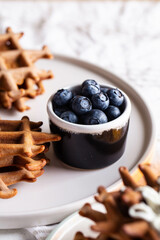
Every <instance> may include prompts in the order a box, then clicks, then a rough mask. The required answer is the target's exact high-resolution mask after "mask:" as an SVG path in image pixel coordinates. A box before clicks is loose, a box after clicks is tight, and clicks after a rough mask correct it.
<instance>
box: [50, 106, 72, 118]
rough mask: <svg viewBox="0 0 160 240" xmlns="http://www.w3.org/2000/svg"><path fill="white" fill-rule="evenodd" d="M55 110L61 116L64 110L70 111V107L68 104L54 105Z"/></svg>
mask: <svg viewBox="0 0 160 240" xmlns="http://www.w3.org/2000/svg"><path fill="white" fill-rule="evenodd" d="M53 110H54V112H55V114H56V115H57V116H58V117H60V115H61V114H62V113H63V112H66V111H68V110H69V108H68V107H66V106H64V107H63V106H62V107H59V106H55V107H53Z"/></svg>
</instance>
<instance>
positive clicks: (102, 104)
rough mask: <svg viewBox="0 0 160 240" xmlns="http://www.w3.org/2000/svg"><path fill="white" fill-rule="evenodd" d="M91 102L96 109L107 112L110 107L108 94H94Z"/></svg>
mask: <svg viewBox="0 0 160 240" xmlns="http://www.w3.org/2000/svg"><path fill="white" fill-rule="evenodd" d="M91 101H92V105H93V107H94V108H97V109H100V110H102V111H104V110H106V109H107V107H108V106H109V98H108V96H107V94H105V93H103V92H100V93H97V94H94V95H93V96H92V98H91Z"/></svg>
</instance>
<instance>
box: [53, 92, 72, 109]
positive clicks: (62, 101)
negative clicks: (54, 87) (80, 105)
mask: <svg viewBox="0 0 160 240" xmlns="http://www.w3.org/2000/svg"><path fill="white" fill-rule="evenodd" d="M71 98H72V92H71V91H70V90H68V89H60V90H58V91H57V92H56V93H55V95H54V97H53V100H52V101H53V103H55V104H57V105H58V106H64V105H66V104H67V103H68V102H69V101H70V100H71Z"/></svg>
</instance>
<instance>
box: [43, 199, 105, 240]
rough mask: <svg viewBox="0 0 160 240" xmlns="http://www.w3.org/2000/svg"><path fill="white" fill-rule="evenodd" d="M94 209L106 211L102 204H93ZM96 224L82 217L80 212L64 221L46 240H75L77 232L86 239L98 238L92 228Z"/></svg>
mask: <svg viewBox="0 0 160 240" xmlns="http://www.w3.org/2000/svg"><path fill="white" fill-rule="evenodd" d="M92 208H93V209H96V210H98V211H100V212H102V211H103V212H105V209H104V207H103V206H102V205H100V204H97V203H95V204H93V205H92ZM91 225H94V222H93V221H91V220H90V219H87V218H84V217H81V216H80V215H79V214H78V212H76V213H74V214H72V215H70V216H69V217H67V218H66V219H64V220H63V221H62V222H61V223H60V224H58V225H57V227H56V228H55V229H54V230H53V231H52V232H51V233H50V234H49V236H48V237H47V239H46V240H68V239H70V240H73V239H74V236H75V234H76V233H77V232H79V231H80V232H82V233H83V234H84V235H85V236H86V237H93V238H96V237H97V235H98V234H97V233H96V232H93V231H92V230H91V229H90V227H91Z"/></svg>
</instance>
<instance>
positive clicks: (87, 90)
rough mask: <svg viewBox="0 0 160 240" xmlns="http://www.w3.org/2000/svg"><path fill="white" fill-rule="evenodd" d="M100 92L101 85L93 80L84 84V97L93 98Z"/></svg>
mask: <svg viewBox="0 0 160 240" xmlns="http://www.w3.org/2000/svg"><path fill="white" fill-rule="evenodd" d="M99 92H100V85H99V84H98V83H97V82H96V81H95V80H92V79H88V80H86V81H84V82H83V84H82V95H84V96H87V97H91V96H92V95H93V94H96V93H99Z"/></svg>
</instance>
